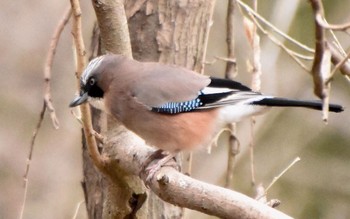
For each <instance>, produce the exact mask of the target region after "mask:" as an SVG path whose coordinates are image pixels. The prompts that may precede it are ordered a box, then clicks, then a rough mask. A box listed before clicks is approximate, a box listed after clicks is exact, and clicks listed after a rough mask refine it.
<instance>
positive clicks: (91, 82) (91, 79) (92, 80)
mask: <svg viewBox="0 0 350 219" xmlns="http://www.w3.org/2000/svg"><path fill="white" fill-rule="evenodd" d="M95 82H96V80H95V78H90V80H89V84H90V85H91V86H92V85H94V84H95Z"/></svg>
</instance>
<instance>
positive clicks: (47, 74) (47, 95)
mask: <svg viewBox="0 0 350 219" xmlns="http://www.w3.org/2000/svg"><path fill="white" fill-rule="evenodd" d="M71 14H72V11H71V9H70V7H68V8H67V9H66V10H65V12H64V15H63V17H62V19H61V20H60V22H59V23H58V25H57V27H56V29H55V31H54V34H53V36H52V38H51V43H50V47H49V51H48V53H47V57H46V62H45V66H44V80H45V84H44V86H45V88H44V100H45V107H47V108H48V110H49V112H50V117H51V121H52V124H53V126H54V127H55V128H56V129H58V127H59V122H58V119H57V116H56V113H55V108H54V106H53V104H52V99H51V83H50V82H51V69H52V63H53V58H54V56H55V54H56V48H57V44H58V40H59V39H60V36H61V33H62V31H63V29H64V27H65V26H66V24H67V23H68V21H69V18H70V17H71Z"/></svg>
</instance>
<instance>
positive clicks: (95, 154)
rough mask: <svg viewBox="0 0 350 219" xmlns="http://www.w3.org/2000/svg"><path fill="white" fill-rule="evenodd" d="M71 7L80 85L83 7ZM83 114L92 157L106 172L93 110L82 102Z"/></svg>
mask: <svg viewBox="0 0 350 219" xmlns="http://www.w3.org/2000/svg"><path fill="white" fill-rule="evenodd" d="M70 2H71V7H72V10H73V25H72V34H73V39H74V44H75V49H76V61H77V63H76V75H77V84H78V88H79V87H80V85H79V78H80V76H81V74H82V72H83V70H84V68H85V65H86V57H85V56H86V52H85V46H84V40H83V36H82V27H81V9H80V4H79V0H70ZM80 110H81V114H82V122H83V129H84V133H85V138H86V143H87V146H88V147H87V148H88V151H89V154H90V156H91V159H92V160H93V162H94V164H95V165H96V167H97V168H99V169H100V170H101V171H102V172H105V168H104V165H105V163H104V160H103V159H102V158H101V155H100V153H99V151H98V148H97V144H96V139H95V136H94V130H93V129H92V121H91V112H90V107H89V105H88V104H82V105H81V106H80Z"/></svg>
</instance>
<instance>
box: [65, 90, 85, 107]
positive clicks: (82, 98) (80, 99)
mask: <svg viewBox="0 0 350 219" xmlns="http://www.w3.org/2000/svg"><path fill="white" fill-rule="evenodd" d="M88 97H89V96H88V93H87V92H85V93H83V94H81V95H80V96H77V97H76V98H75V99H74V100H73V101H72V102H71V103H70V104H69V107H75V106H79V105H80V104H83V103H85V102H86V101H87V100H88Z"/></svg>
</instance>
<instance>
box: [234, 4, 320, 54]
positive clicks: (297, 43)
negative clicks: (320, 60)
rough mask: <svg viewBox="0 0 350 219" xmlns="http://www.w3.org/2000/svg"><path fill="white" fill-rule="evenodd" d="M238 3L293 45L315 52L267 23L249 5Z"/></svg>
mask: <svg viewBox="0 0 350 219" xmlns="http://www.w3.org/2000/svg"><path fill="white" fill-rule="evenodd" d="M236 1H237V3H238V4H239V5H240V6H242V7H243V8H244V9H245V10H246V11H247V12H249V13H252V14H253V15H254V16H255V17H256V18H257V19H259V20H260V21H261V22H263V23H264V24H265V25H266V26H269V27H270V28H271V29H273V30H274V31H275V32H276V33H278V34H279V35H281V36H283V37H284V38H286V39H287V40H289V41H290V42H292V43H293V44H295V45H297V46H299V47H300V48H302V49H304V50H306V51H308V52H311V53H313V52H315V50H314V49H312V48H310V47H308V46H306V45H304V44H302V43H300V42H299V41H297V40H295V39H293V38H292V37H290V36H289V35H287V34H286V33H284V32H283V31H281V30H280V29H278V28H277V27H275V26H274V25H273V24H271V23H270V22H269V21H267V20H266V19H265V18H264V17H262V16H261V15H260V14H259V13H257V12H256V11H254V10H253V9H252V8H251V7H249V6H248V5H247V4H245V3H243V2H242V1H241V0H236Z"/></svg>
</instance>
